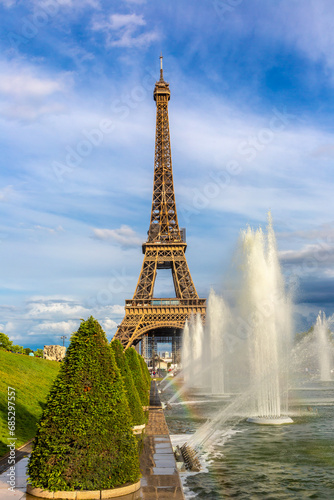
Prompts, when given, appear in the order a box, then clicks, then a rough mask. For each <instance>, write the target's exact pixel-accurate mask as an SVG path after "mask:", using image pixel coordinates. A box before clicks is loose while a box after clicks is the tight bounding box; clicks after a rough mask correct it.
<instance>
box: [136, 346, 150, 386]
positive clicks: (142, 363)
mask: <svg viewBox="0 0 334 500" xmlns="http://www.w3.org/2000/svg"><path fill="white" fill-rule="evenodd" d="M138 359H139V363H140V366H141V369H142V372H143V376H144V378H145V381H146V385H147V389H148V390H149V389H150V387H151V375H150V372H149V371H148V368H147V364H146V362H145V360H144V358H143V356H140V354H138Z"/></svg>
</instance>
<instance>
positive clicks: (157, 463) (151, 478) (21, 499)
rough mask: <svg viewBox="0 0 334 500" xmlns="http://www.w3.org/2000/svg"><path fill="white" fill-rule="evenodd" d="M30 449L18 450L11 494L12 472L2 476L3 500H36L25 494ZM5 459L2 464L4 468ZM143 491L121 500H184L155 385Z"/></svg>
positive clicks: (0, 495)
mask: <svg viewBox="0 0 334 500" xmlns="http://www.w3.org/2000/svg"><path fill="white" fill-rule="evenodd" d="M30 451H31V448H30V445H28V446H26V447H23V448H21V449H20V451H18V450H17V452H16V457H17V459H18V461H17V463H16V465H15V488H14V491H9V490H8V487H9V486H10V485H9V484H8V483H7V481H9V480H10V476H9V473H10V471H9V470H6V471H4V472H2V473H1V474H0V500H11V499H18V500H36V497H33V496H31V495H28V494H27V493H26V492H25V490H26V484H27V476H26V466H27V463H28V454H29V452H30ZM5 463H6V459H5V460H3V461H1V462H0V467H1V466H2V469H3V468H4V465H5ZM140 469H141V472H142V478H141V488H140V490H138V491H136V492H135V493H131V494H129V495H124V496H122V497H120V498H121V499H122V500H172V499H173V500H184V495H183V491H182V486H181V481H180V477H179V473H178V471H177V469H176V463H175V459H174V454H173V448H172V444H171V441H170V437H169V433H168V427H167V424H166V420H165V416H164V413H163V410H162V407H161V403H160V398H159V394H158V390H157V387H156V383H155V382H154V381H153V382H152V387H151V393H150V407H149V421H148V424H147V426H146V430H145V435H144V440H143V450H142V453H141V457H140Z"/></svg>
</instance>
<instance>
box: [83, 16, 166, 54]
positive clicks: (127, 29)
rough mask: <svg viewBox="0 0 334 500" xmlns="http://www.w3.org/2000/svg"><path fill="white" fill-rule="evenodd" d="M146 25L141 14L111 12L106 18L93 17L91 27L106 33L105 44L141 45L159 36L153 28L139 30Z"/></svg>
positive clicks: (119, 45) (127, 46)
mask: <svg viewBox="0 0 334 500" xmlns="http://www.w3.org/2000/svg"><path fill="white" fill-rule="evenodd" d="M144 26H146V21H145V19H144V17H143V15H142V14H140V15H138V14H112V15H111V16H110V17H109V19H108V20H105V19H95V20H94V22H93V24H92V28H93V30H95V31H100V30H102V31H105V32H106V33H107V45H109V46H111V47H125V48H130V47H143V46H147V45H149V44H150V43H152V42H154V41H155V40H157V39H158V38H159V34H158V32H157V31H155V30H151V31H146V32H139V29H140V28H142V27H144Z"/></svg>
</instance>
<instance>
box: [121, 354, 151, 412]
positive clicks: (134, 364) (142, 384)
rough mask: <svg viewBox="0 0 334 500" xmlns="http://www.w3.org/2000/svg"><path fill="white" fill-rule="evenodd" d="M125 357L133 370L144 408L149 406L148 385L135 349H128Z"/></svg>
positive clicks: (133, 376)
mask: <svg viewBox="0 0 334 500" xmlns="http://www.w3.org/2000/svg"><path fill="white" fill-rule="evenodd" d="M125 356H126V359H127V361H128V365H129V368H130V370H131V374H132V378H133V381H134V384H135V386H136V388H137V391H138V394H139V397H140V401H141V404H142V405H143V406H148V404H149V394H148V390H147V385H146V381H145V378H144V375H143V372H142V369H141V366H140V362H139V359H138V355H137V352H136V350H135V348H134V347H129V348H128V349H126V351H125Z"/></svg>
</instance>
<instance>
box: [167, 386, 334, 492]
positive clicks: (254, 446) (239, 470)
mask: <svg viewBox="0 0 334 500" xmlns="http://www.w3.org/2000/svg"><path fill="white" fill-rule="evenodd" d="M236 397H237V396H233V395H232V396H230V398H229V399H228V398H213V397H207V398H205V399H203V395H196V393H188V394H187V397H184V400H183V404H178V405H175V406H173V407H172V409H171V410H170V411H166V412H165V416H166V420H167V424H168V427H169V430H170V433H171V435H172V441H175V442H179V443H180V444H182V443H183V442H184V441H185V440H187V441H189V440H190V439H191V436H192V435H193V434H194V433H195V432H196V430H199V429H200V428H201V427H202V426H203V425H204V424H205V422H206V421H207V419H208V418H212V417H214V415H215V414H216V413H217V412H219V411H221V409H222V407H224V406H225V407H226V408H227V407H228V406H229V405H230V404H231V403H233V401H234V400H235V399H236ZM289 398H290V401H289V405H290V414H291V416H292V417H293V420H294V424H292V425H286V426H257V425H252V424H249V423H247V422H246V420H245V418H242V416H241V415H240V414H239V415H238V414H237V415H235V416H234V417H231V418H232V420H230V421H229V422H226V421H225V422H222V423H221V425H220V426H218V427H217V428H216V432H215V435H214V436H213V438H214V439H211V441H210V442H208V443H206V445H205V446H204V447H203V449H202V452H201V457H200V458H201V462H202V464H203V471H201V472H200V473H182V474H181V479H182V482H183V485H184V491H185V496H186V498H187V499H190V498H197V499H205V500H216V499H224V498H238V499H241V500H253V499H254V500H255V499H265V500H270V499H272V500H280V499H287V500H288V499H289V500H294V499H296V500H297V499H298V500H299V499H307V498H318V499H321V500H326V499H331V500H332V499H333V498H334V475H333V470H334V433H333V428H334V384H333V383H327V384H326V383H325V384H321V383H317V384H313V386H311V387H308V388H307V389H303V390H299V389H294V390H292V391H290V397H289Z"/></svg>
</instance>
